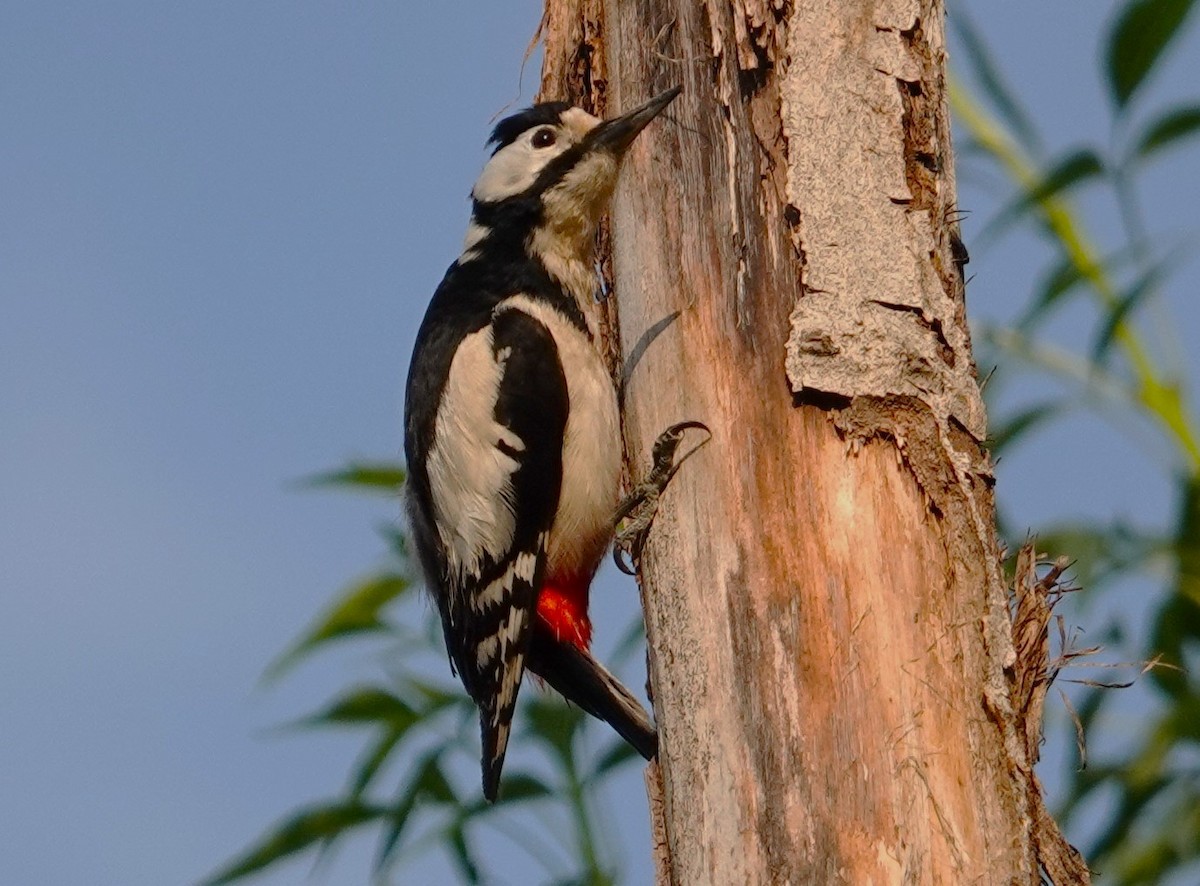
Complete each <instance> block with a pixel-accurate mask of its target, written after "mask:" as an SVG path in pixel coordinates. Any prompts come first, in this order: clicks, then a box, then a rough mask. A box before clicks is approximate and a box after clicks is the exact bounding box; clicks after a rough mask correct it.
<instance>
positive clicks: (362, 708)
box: [297, 686, 422, 732]
mask: <svg viewBox="0 0 1200 886" xmlns="http://www.w3.org/2000/svg"><path fill="white" fill-rule="evenodd" d="M421 719H422V717H421V714H420V713H418V712H417V711H415V710H413V709H412V708H411V707H410V706H409V705H407V704H405V703H404V702H403V701H401V700H400V699H399V698H397V697H396V696H394V695H392V694H391V693H390V692H387V691H386V690H383V689H379V688H377V687H375V686H363V687H359V688H357V689H352V690H350V691H349V692H347V693H345V694H344V695H342V696H340V697H339V698H338V699H337V700H336V701H334V702H333V704H331V705H329V706H328V707H327V708H325V709H324V710H322V711H320V712H319V713H316V714H313V715H312V716H310V717H305V718H304V719H303V720H301V721H300V722H299V724H297V725H300V726H330V725H342V726H344V725H353V724H364V723H366V724H383V725H386V726H388V727H390V728H392V729H396V730H399V731H400V732H405V731H407V730H408V729H409V728H410V727H412V726H413V725H414V724H415V723H418V722H420V721H421Z"/></svg>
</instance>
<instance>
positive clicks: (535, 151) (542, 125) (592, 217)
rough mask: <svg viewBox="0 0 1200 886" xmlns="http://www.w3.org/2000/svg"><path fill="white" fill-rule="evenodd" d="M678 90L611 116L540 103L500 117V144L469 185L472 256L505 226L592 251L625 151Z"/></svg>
mask: <svg viewBox="0 0 1200 886" xmlns="http://www.w3.org/2000/svg"><path fill="white" fill-rule="evenodd" d="M679 93H680V89H679V88H678V87H676V88H675V89H670V90H667V91H666V92H664V93H662V94H661V95H659V96H657V97H655V98H653V99H651V100H650V101H648V102H646V103H645V104H644V105H642V106H641V107H638V108H635V109H634V110H632V111H630V112H629V113H627V114H623V115H621V116H619V117H615V118H613V119H611V120H600V119H599V118H597V117H594V116H592V115H591V114H589V113H588V112H587V111H585V110H583V109H582V108H575V107H571V106H570V105H568V104H566V103H565V102H549V103H546V104H539V105H534V106H533V107H531V108H527V109H525V110H523V111H521V112H520V113H517V114H514V115H513V116H511V117H508V118H506V119H504V120H501V121H500V123H499V124H498V125H497V126H496V128H495V130H493V132H492V137H491V139H490V140H489V144H495V146H496V147H495V150H494V151H493V153H492V157H491V159H490V160H489V161H488V163H487V165H486V166H485V167H484V170H483V173H482V174H481V175H480V176H479V180H478V181H477V182H476V183H475V187H474V189H473V190H472V191H471V197H472V199H473V200H474V214H473V219H472V225H471V230H470V231H469V232H468V234H467V243H466V249H467V253H466V255H467V257H471V253H472V251H473V249H474V248H475V247H476V246H477V245H478V244H479V243H480V242H481V241H483V240H484V239H485V238H487V237H488V236H489V235H490V234H492V233H493V232H500V231H501V229H504V228H507V229H508V230H507V233H509V234H515V235H518V236H520V237H521V238H522V240H524V241H525V246H526V248H528V249H531V250H532V251H533V252H535V253H538V254H540V253H542V252H543V251H545V250H548V249H549V250H553V251H568V252H580V253H590V250H591V246H592V240H593V235H594V233H595V228H596V224H597V222H598V221H599V218H600V215H601V213H602V212H603V210H604V205H605V203H606V202H607V200H608V198H609V196H611V194H612V190H613V186H614V185H615V184H616V180H617V170H618V168H619V166H620V162H621V158H622V157H623V156H624V155H625V152H626V151H627V150H628V148H629V146H630V145H631V144H632V143H633V140H634V139H635V138H636V137H637V135H638V133H639V132H641V131H642V130H643V129H644V128H645V127H646V124H648V123H649V122H650V121H651V120H653V119H654V118H655V117H656V116H658V114H659V113H661V112H662V110H663V109H664V108H666V106H667V105H669V104H670V103H671V101H672V100H673V99H674V98H675V97H676V96H677V95H679ZM535 238H536V239H537V240H538V241H539V242H537V243H535V242H534V239H535Z"/></svg>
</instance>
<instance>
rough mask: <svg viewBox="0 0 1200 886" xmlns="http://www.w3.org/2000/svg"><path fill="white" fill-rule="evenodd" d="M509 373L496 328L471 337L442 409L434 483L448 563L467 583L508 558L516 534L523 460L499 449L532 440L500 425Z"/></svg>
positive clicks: (433, 453)
mask: <svg viewBox="0 0 1200 886" xmlns="http://www.w3.org/2000/svg"><path fill="white" fill-rule="evenodd" d="M503 374H504V364H503V362H498V361H497V360H496V359H495V357H494V356H493V354H492V327H491V326H485V327H484V328H483V329H481V330H479V331H478V332H475V333H472V334H471V335H468V336H467V337H466V338H465V339H463V342H462V345H461V346H460V347H459V349H458V351H457V352H456V353H455V355H454V360H453V361H452V362H451V364H450V375H449V379H448V381H447V384H446V389H445V392H444V394H443V397H442V404H441V406H440V407H439V408H438V413H437V420H436V425H435V431H434V438H433V446H432V448H431V450H430V453H429V462H428V469H429V485H430V491H431V492H432V497H433V506H434V509H435V511H436V517H437V526H438V534H439V535H440V536H441V540H442V544H443V545H444V546H445V549H446V560H447V565H448V566H449V568H450V572H451V574H452V575H454V576H456V577H457V578H458V579H459V580H461V579H462V578H463V577H464V576H466V575H471V574H477V573H478V572H479V570H480V566H481V563H482V561H483V559H484V558H485V557H490V558H492V559H498V558H499V557H501V556H503V554H504V553H505V552H506V551H507V550H508V549H509V546H510V545H511V544H512V539H513V533H514V531H515V525H516V518H515V517H514V515H513V500H512V499H513V491H512V474H513V472H514V471H515V470H516V469H517V462H516V460H515V459H513V458H511V457H510V456H508V455H505V454H504V452H502V451H501V450H500V449H499V448H497V445H496V444H497V443H500V442H503V443H505V444H506V445H507V446H508V447H509V448H510V451H520V450H523V449H524V448H525V443H524V441H523V440H521V439H520V438H519V437H517V436H516V435H515V434H514V433H513V432H512V430H511V429H510V428H506V427H505V426H504V425H502V424H500V423H499V422H497V421H496V420H495V408H496V399H497V396H498V392H499V389H500V379H501V377H502V376H503Z"/></svg>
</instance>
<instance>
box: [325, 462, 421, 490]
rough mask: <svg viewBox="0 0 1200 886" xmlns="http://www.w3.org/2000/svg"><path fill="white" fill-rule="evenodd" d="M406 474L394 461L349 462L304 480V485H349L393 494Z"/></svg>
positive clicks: (402, 483) (402, 484) (399, 487)
mask: <svg viewBox="0 0 1200 886" xmlns="http://www.w3.org/2000/svg"><path fill="white" fill-rule="evenodd" d="M406 476H407V474H406V472H405V470H404V468H403V466H401V465H399V464H397V463H395V462H350V463H349V464H348V465H346V467H344V468H342V469H340V470H337V471H330V472H328V473H325V474H317V475H316V476H313V477H309V478H307V479H306V480H304V481H303V482H304V485H306V486H350V487H353V488H355V489H361V490H365V491H368V492H385V493H387V494H389V495H395V494H397V493H399V492H400V490H401V488H402V487H403V486H404V480H405V477H406Z"/></svg>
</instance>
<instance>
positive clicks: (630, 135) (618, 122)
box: [588, 86, 683, 157]
mask: <svg viewBox="0 0 1200 886" xmlns="http://www.w3.org/2000/svg"><path fill="white" fill-rule="evenodd" d="M681 92H683V87H682V86H676V87H675V88H674V89H668V90H667V91H666V92H664V93H662V94H661V95H657V96H655V97H654V98H652V99H650V101H648V102H646V103H645V104H644V105H642V106H641V107H640V108H634V109H633V110H632V111H630V112H629V113H628V114H622V115H621V116H620V117H614V118H613V119H612V120H605V121H604V122H603V123H601V124H600V125H599V126H597V127H596V128H595V129H593V130H592V132H591V138H590V139H589V145H588V147H589V149H593V150H595V149H603V150H607V151H612V152H613V153H615V154H616V155H617V156H618V157H619V156H621V155H622V154H624V153H625V151H626V149H627V148H628V147H629V146H630V145H631V144H633V140H634V139H635V138H637V135H638V133H639V132H641V131H642V130H643V129H645V128H646V124H647V123H649V122H650V121H651V120H653V119H654V118H655V117H657V116H658V115H659V114H661V113H662V112H663V110H664V109H665V108H666V107H667V105H669V104H670V103H671V102H673V101H674V100H675V97H676V96H677V95H679V93H681Z"/></svg>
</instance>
